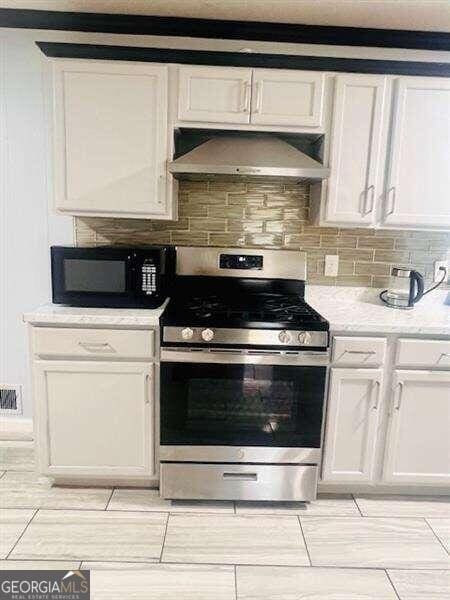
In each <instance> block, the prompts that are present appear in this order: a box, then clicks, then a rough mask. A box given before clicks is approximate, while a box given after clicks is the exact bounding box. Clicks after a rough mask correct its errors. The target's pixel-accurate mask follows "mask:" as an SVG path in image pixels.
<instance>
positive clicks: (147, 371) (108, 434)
mask: <svg viewBox="0 0 450 600" xmlns="http://www.w3.org/2000/svg"><path fill="white" fill-rule="evenodd" d="M34 367H35V393H36V404H37V405H36V413H37V418H38V436H37V439H38V440H39V457H40V467H41V472H43V473H47V474H49V475H60V476H63V475H67V476H98V477H108V476H110V477H114V476H119V477H120V476H130V477H133V476H134V477H140V476H147V477H154V476H155V456H154V444H155V441H154V433H153V431H154V426H155V423H154V400H153V386H154V382H153V376H152V366H151V365H149V364H146V363H126V362H123V363H119V362H115V363H112V362H100V361H99V362H90V361H89V362H85V361H81V360H80V361H36V362H35V365H34Z"/></svg>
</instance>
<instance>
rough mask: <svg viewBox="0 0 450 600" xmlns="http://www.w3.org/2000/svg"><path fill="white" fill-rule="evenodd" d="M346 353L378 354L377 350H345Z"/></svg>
mask: <svg viewBox="0 0 450 600" xmlns="http://www.w3.org/2000/svg"><path fill="white" fill-rule="evenodd" d="M344 354H367V355H370V356H371V355H373V354H376V351H375V350H345V351H344Z"/></svg>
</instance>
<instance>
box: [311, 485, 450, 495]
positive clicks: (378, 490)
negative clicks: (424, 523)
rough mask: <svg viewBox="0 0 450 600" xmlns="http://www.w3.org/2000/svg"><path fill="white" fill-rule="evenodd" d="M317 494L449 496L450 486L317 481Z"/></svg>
mask: <svg viewBox="0 0 450 600" xmlns="http://www.w3.org/2000/svg"><path fill="white" fill-rule="evenodd" d="M318 491H319V494H364V495H368V494H374V495H376V494H383V495H389V494H391V495H392V494H394V495H395V494H400V495H406V496H407V495H410V496H430V495H436V496H442V495H443V496H449V495H450V487H448V486H445V485H436V484H434V485H433V484H427V485H425V484H423V485H419V484H417V483H416V484H403V485H387V484H382V483H377V484H376V485H369V484H366V485H364V484H355V483H353V484H352V483H339V484H338V483H322V482H319V486H318Z"/></svg>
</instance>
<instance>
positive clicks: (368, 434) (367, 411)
mask: <svg viewBox="0 0 450 600" xmlns="http://www.w3.org/2000/svg"><path fill="white" fill-rule="evenodd" d="M382 373H383V371H382V369H340V368H333V369H331V376H330V386H329V390H328V407H327V424H326V431H325V457H324V464H323V470H322V480H323V481H324V482H333V481H336V482H338V481H347V482H369V481H371V480H372V478H373V470H374V466H375V442H376V437H377V428H378V421H379V412H380V403H381V398H380V392H381V382H382Z"/></svg>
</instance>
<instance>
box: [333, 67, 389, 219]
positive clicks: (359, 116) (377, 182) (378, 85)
mask: <svg viewBox="0 0 450 600" xmlns="http://www.w3.org/2000/svg"><path fill="white" fill-rule="evenodd" d="M385 96H386V77H383V76H378V75H338V76H336V88H335V98H334V107H333V120H332V131H331V154H330V167H331V175H330V178H329V181H328V201H327V204H326V216H325V218H326V220H327V221H330V222H339V223H357V224H359V225H363V224H368V225H371V224H373V223H374V222H375V214H376V203H377V200H378V198H379V197H380V195H381V193H382V184H383V182H382V174H383V163H382V160H383V159H384V154H382V153H381V139H382V129H383V116H384V111H385Z"/></svg>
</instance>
